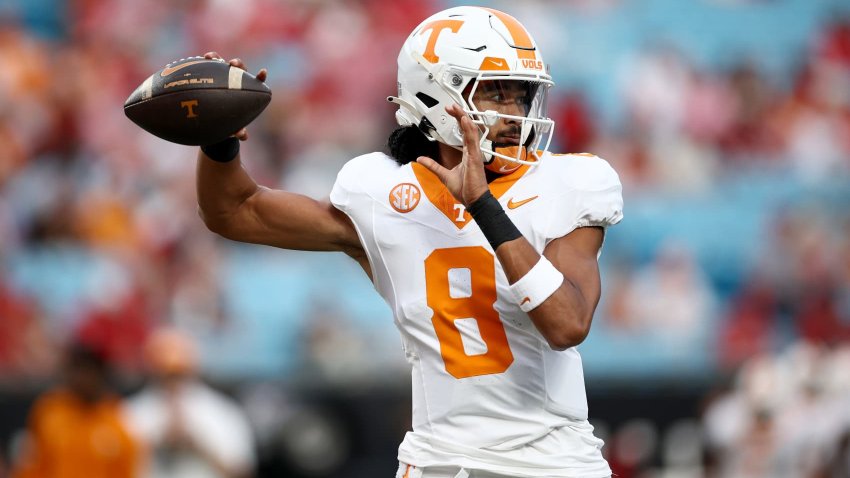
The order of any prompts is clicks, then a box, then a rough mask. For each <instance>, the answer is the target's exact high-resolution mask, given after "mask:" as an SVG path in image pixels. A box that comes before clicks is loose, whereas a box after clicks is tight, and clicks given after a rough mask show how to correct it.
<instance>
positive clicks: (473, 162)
mask: <svg viewBox="0 0 850 478" xmlns="http://www.w3.org/2000/svg"><path fill="white" fill-rule="evenodd" d="M446 111H447V112H448V113H449V114H450V115H452V116H453V117H454V118H455V119H456V120H457V121H458V124H459V125H460V132H461V134H462V135H463V159H461V162H460V164H458V165H457V166H455V167H454V168H452V169H447V168H445V167H443V166H442V165H440V163H438V162H437V161H435V160H434V159H433V158H429V157H427V156H420V157H419V158H417V159H416V162H417V163H419V164H421V165H422V166H425V167H426V168H428V169H429V170H431V172H433V173H434V174H436V175H437V177H438V178H440V181H442V182H443V184H445V185H446V188H447V189H448V190H449V192H450V193H452V196H454V197H455V199H457V200H458V201H460V202H461V203H463V205H464V206H467V207H469V205H470V204H472V203H473V202H475V200H476V199H478V198H480V197H481V195H482V194H484V193H485V192H487V190H488V186H487V176H486V175H485V174H484V156H483V154H482V153H481V131H480V130H479V129H478V126H476V125H475V124H474V123H473V122H472V119H470V118H469V116H468V115H467V114H466V113H464V111H463V108H461V107H460V105H458V104H452V105H450V106H449V107H447V108H446Z"/></svg>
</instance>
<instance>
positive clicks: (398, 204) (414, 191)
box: [390, 183, 422, 213]
mask: <svg viewBox="0 0 850 478" xmlns="http://www.w3.org/2000/svg"><path fill="white" fill-rule="evenodd" d="M421 197H422V193H420V192H419V188H418V187H416V185H415V184H411V183H401V184H399V185H397V186H396V187H394V188H393V189H392V191H390V206H392V207H393V209H395V210H396V211H398V212H401V213H405V212H410V211H412V210H413V209H414V208H415V207H416V205H417V204H419V199H420V198H421Z"/></svg>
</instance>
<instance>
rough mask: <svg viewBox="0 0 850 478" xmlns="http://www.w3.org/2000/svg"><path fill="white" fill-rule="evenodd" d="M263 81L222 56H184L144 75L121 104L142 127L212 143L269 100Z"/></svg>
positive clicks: (182, 140)
mask: <svg viewBox="0 0 850 478" xmlns="http://www.w3.org/2000/svg"><path fill="white" fill-rule="evenodd" d="M271 98H272V92H271V90H270V89H269V87H268V86H266V85H265V83H263V82H262V81H260V80H258V79H257V78H255V77H254V76H253V75H251V74H250V73H248V72H247V71H245V70H242V69H239V68H236V67H234V66H231V65H230V64H228V63H227V62H225V61H224V60H207V59H204V58H203V57H190V58H184V59H181V60H178V61H175V62H173V63H169V64H168V65H166V66H165V68H163V69H162V70H160V71H157V72H156V73H154V74H153V75H151V76H150V77H148V78H147V79H146V80H145V81H144V82H142V84H141V85H139V87H138V88H136V90H135V91H133V93H131V94H130V97H129V98H127V101H125V102H124V114H126V115H127V117H128V118H130V119H131V120H132V121H133V122H134V123H136V124H137V125H139V126H141V127H142V128H144V129H145V131H147V132H149V133H151V134H153V135H155V136H158V137H160V138H162V139H164V140H167V141H171V142H174V143H180V144H187V145H204V144H212V143H217V142H219V141H221V140H223V139H225V138H227V137H228V136H230V135H232V134H233V133H235V132H237V131H239V130H240V129H241V128H243V127H245V126H246V125H248V123H250V122H251V121H253V120H254V118H256V117H257V116H259V114H260V113H262V112H263V110H264V109H265V108H266V106H267V105H268V104H269V101H271Z"/></svg>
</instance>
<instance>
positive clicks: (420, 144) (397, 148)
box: [387, 126, 440, 166]
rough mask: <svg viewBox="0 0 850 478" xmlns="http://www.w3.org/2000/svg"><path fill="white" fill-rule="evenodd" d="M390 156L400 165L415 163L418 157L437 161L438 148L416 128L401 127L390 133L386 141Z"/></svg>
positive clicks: (435, 143)
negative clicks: (426, 157)
mask: <svg viewBox="0 0 850 478" xmlns="http://www.w3.org/2000/svg"><path fill="white" fill-rule="evenodd" d="M387 147H388V148H389V150H390V156H392V157H393V159H395V160H396V162H397V163H398V164H400V165H402V166H403V165H405V164H407V163H410V162H413V161H416V158H418V157H419V156H428V157H430V158H433V159H434V160H437V158H438V157H439V155H440V148H439V146H437V142H436V141H431V140H429V139H428V138H427V137H426V136H425V134H424V133H422V131H421V130H420V129H419V128H418V127H416V126H402V127H399V128H396V129H395V130H394V131H393V132H392V133H390V137H389V139H387Z"/></svg>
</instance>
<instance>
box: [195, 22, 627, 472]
mask: <svg viewBox="0 0 850 478" xmlns="http://www.w3.org/2000/svg"><path fill="white" fill-rule="evenodd" d="M207 56H208V57H210V58H212V57H217V55H215V54H214V53H211V54H208V55H207ZM231 64H233V65H235V66H238V67H241V68H244V65H243V64H242V62H241V61H239V60H232V61H231ZM265 76H266V72H265V70H261V72H260V73H259V74H258V78H260V79H264V78H265ZM552 84H553V83H552V80H551V77H550V75H549V68H548V66H547V64H546V63H545V62H544V60H543V57H542V55H541V52H540V51H539V49H538V48H537V45H536V43H535V42H534V40H533V38H532V37H531V35H530V34H529V32H528V30H526V29H525V28H524V27H523V26H522V25H521V24H520V23H519V22H518V21H517V20H516V19H514V18H513V17H511V16H509V15H507V14H505V13H503V12H500V11H496V10H492V9H488V8H480V7H457V8H451V9H448V10H445V11H443V12H440V13H437V14H435V15H433V16H432V17H430V18H428V19H426V20H425V21H424V22H423V23H422V24H420V25H419V26H418V27H416V29H415V30H414V31H413V32H412V33H411V35H410V36H409V37H408V38H407V40H406V41H405V43H404V45H403V46H402V48H401V52H400V53H399V56H398V96H391V97H389V98H388V100H389V101H391V102H393V103H395V104H397V105H398V106H399V109H398V112H397V113H396V119H397V120H398V122H399V124H400V128H399V129H397V130H396V131H394V132H393V133H392V135H391V136H390V140H389V146H390V151H391V155H386V154H383V153H371V154H367V155H364V156H360V157H357V158H354V159H352V160H351V161H349V162H348V163H347V164H346V165H345V166H344V167H343V168H342V170H341V171H340V172H339V175H338V177H337V181H336V184H335V185H334V187H333V190H332V191H331V193H330V201H329V202H322V201H316V200H313V199H311V198H308V197H305V196H301V195H297V194H293V193H289V192H285V191H277V190H270V189H267V188H264V187H262V186H258V185H257V184H256V183H255V182H254V181H253V180H252V179H251V178H250V177H249V176H248V174H247V173H246V172H245V170H244V169H243V168H242V167H241V166H240V158H239V154H238V152H239V141H238V140H237V139H236V138H239V139H245V138H246V137H247V133H246V132H245V131H244V130H243V131H240V132H239V133H238V134H237V135H236V137H235V138H231V139H228V140H226V141H224V142H222V143H218V144H215V145H209V146H204V147H202V148H201V153H200V155H199V159H198V174H197V187H198V200H199V203H200V209H201V213H202V216H203V219H204V221H205V223H206V225H207V226H208V227H209V229H211V230H212V231H214V232H216V233H218V234H220V235H222V236H224V237H227V238H230V239H234V240H238V241H245V242H253V243H259V244H267V245H272V246H277V247H282V248H287V249H302V250H322V251H344V252H345V253H347V254H348V255H349V256H351V257H352V258H353V259H355V260H356V261H358V262H359V264H360V265H361V266H362V268H363V270H364V271H365V272H366V273H367V274H368V275H369V277H370V279H371V280H372V282H373V283H374V284H375V288H376V289H377V290H378V292H379V293H380V294H381V296H382V297H383V298H384V300H385V301H386V302H387V304H389V306H390V308H391V309H392V310H393V313H394V316H395V323H396V326H397V327H398V329H399V331H400V333H401V336H402V342H403V345H404V350H405V354H406V357H407V360H408V361H409V362H410V364H411V367H412V379H413V424H412V430H411V431H410V432H408V433H407V435H406V437H405V438H404V441H403V442H402V444H401V446H400V448H399V453H398V458H399V462H400V467H399V470H398V477H399V478H402V477H406V478H413V477H424V478H438V477H439V478H442V477H448V478H452V477H467V476H471V477H474V478H483V477H535V478H539V477H582V478H596V477H608V476H610V474H611V471H610V469H609V467H608V465H607V463H606V462H605V460H604V459H603V457H602V454H601V452H600V450H601V448H602V441H601V440H599V439H597V438H596V437H594V435H593V428H592V426H591V425H590V424H589V423H588V421H587V400H586V396H585V388H584V377H583V372H582V364H581V357H580V356H579V353H578V351H577V350H576V348H575V347H576V345H578V344H580V343H581V342H582V341H583V340H584V339H585V337H586V336H587V334H588V332H589V330H590V325H591V320H592V318H593V314H594V310H595V308H596V305H597V302H598V301H599V295H600V278H599V270H598V263H597V259H598V256H599V254H600V250H601V247H602V240H603V235H604V230H605V228H606V227H607V226H609V225H612V224H615V223H617V222H619V221H620V219H621V218H622V194H621V185H620V181H619V179H618V177H617V174H616V173H615V172H614V170H613V169H612V168H611V167H610V166H609V165H608V163H607V162H605V161H604V160H602V159H600V158H598V157H596V156H593V155H590V154H567V155H554V154H551V153H549V152H548V151H547V150H548V146H549V142H550V139H551V133H552V131H553V122H552V120H550V119H549V118H547V117H546V96H547V92H548V90H549V88H550V87H551V86H552Z"/></svg>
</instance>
